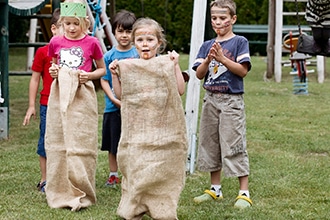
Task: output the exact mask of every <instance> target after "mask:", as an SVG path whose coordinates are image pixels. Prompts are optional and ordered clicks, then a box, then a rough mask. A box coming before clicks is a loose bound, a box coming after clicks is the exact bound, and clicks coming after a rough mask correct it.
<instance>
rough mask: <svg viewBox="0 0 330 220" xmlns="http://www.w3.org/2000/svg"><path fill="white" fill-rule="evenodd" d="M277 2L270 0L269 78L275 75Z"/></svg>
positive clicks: (267, 74)
mask: <svg viewBox="0 0 330 220" xmlns="http://www.w3.org/2000/svg"><path fill="white" fill-rule="evenodd" d="M275 4H276V3H275V0H269V5H268V36H267V72H266V78H267V79H270V78H272V76H273V75H274V43H275Z"/></svg>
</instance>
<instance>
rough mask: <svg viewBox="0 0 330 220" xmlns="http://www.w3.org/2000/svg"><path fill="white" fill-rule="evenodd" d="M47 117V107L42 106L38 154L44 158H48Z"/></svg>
mask: <svg viewBox="0 0 330 220" xmlns="http://www.w3.org/2000/svg"><path fill="white" fill-rule="evenodd" d="M46 115H47V106H46V105H40V125H39V129H40V137H39V142H38V150H37V154H39V155H40V156H42V157H46V151H45V131H46Z"/></svg>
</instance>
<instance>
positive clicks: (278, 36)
mask: <svg viewBox="0 0 330 220" xmlns="http://www.w3.org/2000/svg"><path fill="white" fill-rule="evenodd" d="M275 6H276V7H275V14H276V19H275V21H276V22H275V50H274V51H275V54H274V65H275V66H274V75H275V82H281V78H282V26H283V14H282V12H283V0H280V1H276V4H275Z"/></svg>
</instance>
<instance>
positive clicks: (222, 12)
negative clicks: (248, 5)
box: [211, 6, 236, 37]
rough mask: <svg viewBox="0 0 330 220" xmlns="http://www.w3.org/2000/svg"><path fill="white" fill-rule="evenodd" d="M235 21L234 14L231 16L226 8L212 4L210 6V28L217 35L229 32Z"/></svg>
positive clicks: (222, 35) (224, 34)
mask: <svg viewBox="0 0 330 220" xmlns="http://www.w3.org/2000/svg"><path fill="white" fill-rule="evenodd" d="M235 22H236V15H234V16H231V14H230V11H229V9H228V8H220V7H217V6H213V7H212V8H211V24H212V28H213V30H214V32H215V33H217V35H218V36H221V37H224V36H226V35H227V34H231V32H232V26H233V24H235Z"/></svg>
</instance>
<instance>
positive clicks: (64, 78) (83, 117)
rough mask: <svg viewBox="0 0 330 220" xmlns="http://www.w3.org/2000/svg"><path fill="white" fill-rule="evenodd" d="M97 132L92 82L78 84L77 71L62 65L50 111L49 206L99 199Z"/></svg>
mask: <svg viewBox="0 0 330 220" xmlns="http://www.w3.org/2000/svg"><path fill="white" fill-rule="evenodd" d="M97 132H98V113H97V98H96V94H95V91H94V85H93V83H92V82H91V81H89V82H87V83H86V84H82V85H79V81H78V71H74V70H69V69H68V68H66V67H62V68H61V69H60V72H59V76H58V79H57V80H54V82H53V84H52V86H51V92H50V97H49V101H48V110H47V123H46V135H45V149H46V154H47V184H46V189H45V191H46V198H47V203H48V205H49V206H50V207H52V208H66V207H67V208H71V210H72V211H78V210H79V209H81V208H84V207H88V206H90V205H92V204H94V203H95V202H96V194H95V172H96V158H97V144H98V141H97V138H98V135H97Z"/></svg>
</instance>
